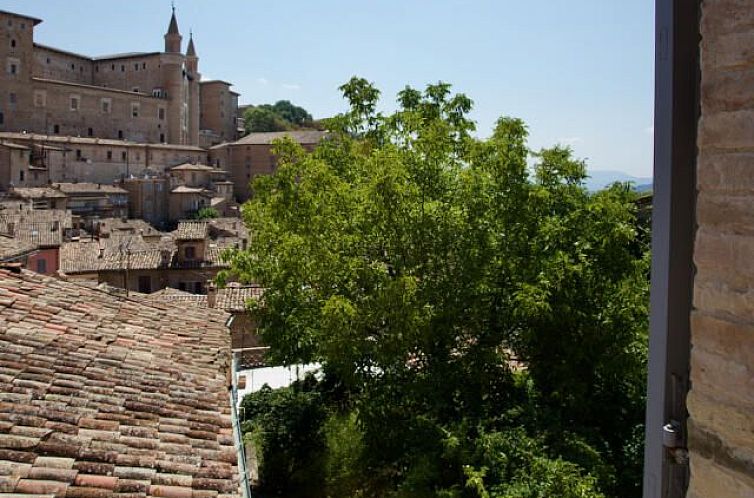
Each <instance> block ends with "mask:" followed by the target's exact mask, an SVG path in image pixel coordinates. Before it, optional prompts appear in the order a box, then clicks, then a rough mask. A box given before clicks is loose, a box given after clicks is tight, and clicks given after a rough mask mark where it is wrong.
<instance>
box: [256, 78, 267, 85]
mask: <svg viewBox="0 0 754 498" xmlns="http://www.w3.org/2000/svg"><path fill="white" fill-rule="evenodd" d="M257 83H259V84H260V85H266V84H268V83H269V80H268V79H267V78H257Z"/></svg>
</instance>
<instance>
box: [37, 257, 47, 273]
mask: <svg viewBox="0 0 754 498" xmlns="http://www.w3.org/2000/svg"><path fill="white" fill-rule="evenodd" d="M37 273H47V260H45V259H38V260H37Z"/></svg>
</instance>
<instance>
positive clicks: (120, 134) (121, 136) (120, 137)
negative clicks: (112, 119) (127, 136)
mask: <svg viewBox="0 0 754 498" xmlns="http://www.w3.org/2000/svg"><path fill="white" fill-rule="evenodd" d="M118 139H120V140H123V130H118Z"/></svg>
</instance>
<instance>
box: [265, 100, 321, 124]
mask: <svg viewBox="0 0 754 498" xmlns="http://www.w3.org/2000/svg"><path fill="white" fill-rule="evenodd" d="M272 109H273V110H274V111H275V113H276V114H277V115H278V116H280V117H281V118H282V119H284V120H286V121H287V122H289V123H291V124H293V125H295V126H300V127H306V126H311V124H312V121H313V119H312V115H311V114H309V112H308V111H307V110H306V109H304V108H303V107H299V106H296V105H293V104H291V102H290V101H289V100H279V101H277V102H275V105H274V106H272Z"/></svg>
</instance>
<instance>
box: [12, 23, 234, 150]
mask: <svg viewBox="0 0 754 498" xmlns="http://www.w3.org/2000/svg"><path fill="white" fill-rule="evenodd" d="M41 22H42V21H41V20H40V19H35V18H33V17H28V16H25V15H22V14H15V13H12V12H5V11H0V61H2V63H3V67H2V68H1V69H2V71H0V131H17V132H21V131H26V132H34V133H40V134H44V135H65V136H74V137H75V136H79V137H98V138H107V139H117V140H129V141H133V142H139V143H171V144H181V145H198V144H199V135H200V128H201V127H202V126H206V127H208V128H206V129H205V133H203V135H206V136H212V137H215V136H216V137H220V139H223V137H224V139H226V140H233V139H235V138H236V137H235V135H234V134H233V133H232V132H231V131H230V130H234V129H235V127H236V122H237V106H238V94H236V93H234V92H230V90H229V86H230V85H229V84H227V83H223V84H222V85H217V84H209V85H204V86H206V87H207V88H206V90H203V88H202V87H203V85H202V84H201V74H200V73H199V58H198V56H197V51H196V46H195V44H194V40H193V36H192V37H191V38H190V39H189V42H188V47H187V50H186V52H185V53H183V52H182V40H183V37H182V36H181V33H180V31H179V28H178V21H177V19H176V16H175V11H173V15H172V17H171V19H170V24H169V26H168V31H167V33H166V34H165V36H164V51H161V52H160V51H154V52H138V53H136V52H134V53H125V54H115V55H106V56H100V57H90V56H85V55H80V54H77V53H74V52H69V51H66V50H61V49H59V48H53V47H49V46H46V45H42V44H40V43H38V42H36V41H35V40H34V27H35V26H37V25H38V24H39V23H41ZM203 96H205V97H206V100H204V101H203V100H202V97H203ZM234 106H235V107H234ZM202 116H204V117H205V119H204V122H203V123H202V119H201V117H202Z"/></svg>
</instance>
